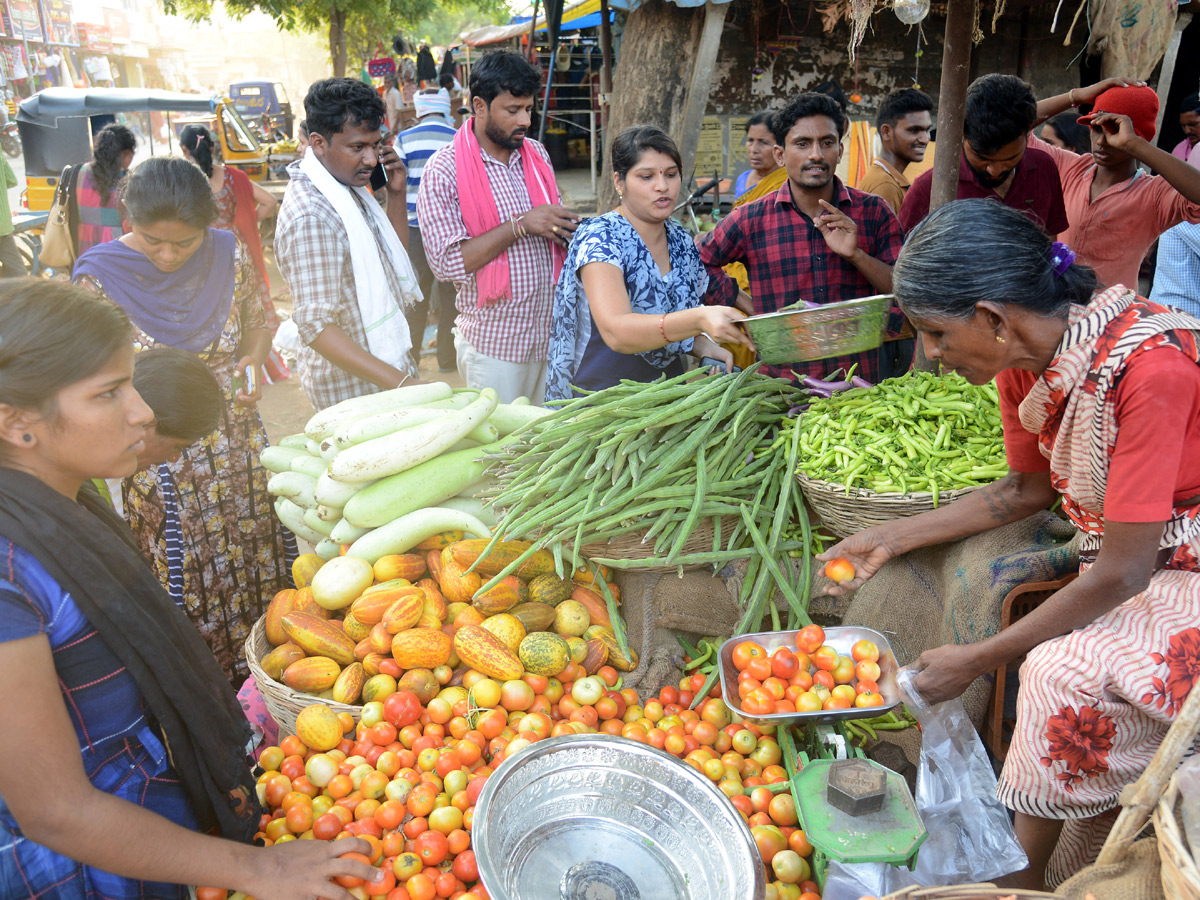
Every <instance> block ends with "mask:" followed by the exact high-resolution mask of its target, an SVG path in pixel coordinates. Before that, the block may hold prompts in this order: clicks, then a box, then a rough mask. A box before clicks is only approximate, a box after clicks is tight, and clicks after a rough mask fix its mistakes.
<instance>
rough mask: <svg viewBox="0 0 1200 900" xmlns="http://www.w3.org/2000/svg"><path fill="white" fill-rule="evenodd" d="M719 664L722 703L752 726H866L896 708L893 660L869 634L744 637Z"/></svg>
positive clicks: (846, 629)
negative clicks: (840, 722)
mask: <svg viewBox="0 0 1200 900" xmlns="http://www.w3.org/2000/svg"><path fill="white" fill-rule="evenodd" d="M719 661H720V665H721V692H722V694H724V698H725V703H726V704H728V706H729V708H730V709H732V710H733V711H734V712H736V713H738V714H739V715H740V716H742V718H744V719H746V720H747V721H749V722H753V723H755V724H756V725H788V724H792V723H797V722H812V721H823V720H830V719H870V718H874V717H875V716H881V715H883V714H884V713H886V712H888V710H890V709H893V708H895V707H896V706H897V705H899V703H900V687H899V685H898V684H897V683H896V673H897V672H898V671H899V668H900V667H899V665H898V663H897V662H896V654H895V653H894V652H893V651H892V647H891V644H889V643H888V639H887V638H886V637H884V636H883V635H882V634H880V633H879V632H878V631H875V630H874V629H872V628H863V627H859V626H843V627H838V628H829V629H822V628H821V626H819V625H809V626H807V627H806V628H802V629H800V630H799V631H761V632H757V633H754V634H742V635H738V636H736V637H732V638H730V639H729V640H727V641H726V642H725V643H724V644H722V645H721V652H720V656H719ZM872 676H874V677H872Z"/></svg>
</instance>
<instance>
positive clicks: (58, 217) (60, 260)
mask: <svg viewBox="0 0 1200 900" xmlns="http://www.w3.org/2000/svg"><path fill="white" fill-rule="evenodd" d="M78 174H79V167H78V166H67V167H66V168H65V169H63V170H62V175H61V176H60V177H59V179H58V188H57V190H55V192H54V202H53V203H51V204H50V215H49V216H48V217H47V219H46V228H45V230H44V232H43V234H42V250H41V252H40V253H39V254H38V261H39V262H40V263H41V264H42V265H43V266H46V267H48V268H51V269H67V270H69V269H70V268H71V266H72V265H74V263H75V254H76V250H75V227H74V223H73V222H72V221H71V192H72V191H73V190H74V187H75V183H74V182H75V179H76V178H77V177H78Z"/></svg>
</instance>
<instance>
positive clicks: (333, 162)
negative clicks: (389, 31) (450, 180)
mask: <svg viewBox="0 0 1200 900" xmlns="http://www.w3.org/2000/svg"><path fill="white" fill-rule="evenodd" d="M304 113H305V122H306V124H307V126H308V129H309V141H310V148H309V150H308V151H307V152H308V153H313V154H316V158H317V159H318V160H319V162H320V163H321V165H323V166H324V167H325V169H326V170H327V171H328V172H329V174H330V175H332V176H333V177H334V178H335V179H336V180H337V181H339V182H341V183H342V184H344V185H348V186H351V187H359V186H364V185H367V184H369V183H370V180H371V170H372V169H374V168H375V164H376V162H378V161H382V162H383V165H384V168H385V170H386V171H387V175H388V183H387V196H388V204H387V218H388V221H389V222H390V223H391V225H392V227H393V228H394V229H395V231H396V234H397V236H398V237H399V238H400V243H401V244H402V245H406V244H407V243H408V210H407V207H406V205H405V190H406V188H407V180H408V179H407V172H406V171H405V168H404V164H403V163H402V162H401V161H400V157H399V156H397V155H396V151H395V149H394V148H393V147H392V145H391V142H390V141H387V142H383V143H381V141H380V139H381V137H382V132H381V130H380V126H381V125H382V123H383V117H384V115H385V109H384V105H383V101H382V100H381V99H379V95H378V94H377V93H375V91H374V90H373V89H372V88H371V87H370V86H369V85H367V84H364V83H363V82H361V81H359V80H358V79H356V78H329V79H326V80H324V81H318V82H316V83H315V84H313V85H312V87H310V88H309V91H308V95H307V96H306V97H305V98H304ZM288 175H289V177H290V178H291V181H290V182H289V183H288V188H287V193H286V194H285V195H284V198H283V203H282V204H281V205H280V208H279V220H278V222H277V224H276V227H275V257H276V260H277V261H278V263H279V270H280V272H281V273H282V274H283V277H284V280H285V281H287V283H288V287H289V288H290V290H291V292H292V300H293V303H294V304H295V312H294V313H293V315H292V318H293V320H294V321H295V322H296V327H297V329H298V330H299V333H300V340H301V343H302V346H301V348H300V354H299V362H300V384H301V385H302V386H303V388H304V393H305V394H306V395H307V397H308V399H309V402H311V403H312V405H313V406H314V407H316V408H317V409H324V408H325V407H327V406H332V405H333V404H335V403H340V402H341V401H342V400H348V399H350V398H351V397H358V396H361V395H363V394H373V393H376V392H377V391H380V390H386V389H389V388H394V387H397V386H398V385H400V384H404V383H408V384H413V383H414V382H415V380H416V366H415V364H412V361H411V360H409V367H408V368H407V370H402V369H399V368H397V367H396V366H394V365H391V364H389V363H387V362H384V361H383V360H381V359H379V358H378V357H376V356H373V355H372V354H371V352H370V351H369V350H368V349H367V333H366V328H365V327H364V325H363V319H362V314H361V313H360V311H359V305H358V294H357V292H356V289H355V284H354V269H353V267H352V265H351V260H350V238H349V234H348V232H347V230H346V225H345V223H344V222H343V221H342V218H341V216H340V215H338V213H337V210H335V209H334V207H333V204H332V203H331V202H330V201H329V200H328V199H327V198H326V197H325V196H324V195H323V194H322V193H321V192H320V191H319V190H318V189H317V187H316V186H315V185H314V184H313V181H312V179H310V178H309V177H308V176H307V175H306V174H304V172H302V171H301V170H300V162H299V161H297V162H294V163H292V164H291V165H289V166H288ZM354 202H355V203H358V204H360V205H361V204H363V203H365V202H368V201H365V200H363V198H362V197H361V196H359V195H358V194H357V193H356V194H354ZM369 202H372V203H373V202H375V201H374V200H371V201H369ZM366 219H367V221H368V223H369V226H370V228H371V229H372V234H373V236H374V238H375V243H376V245H377V249H378V251H379V257H380V259H381V260H383V263H384V270H385V275H386V277H387V281H388V286H389V289H390V291H391V294H392V296H394V297H397V298H399V297H400V296H401V295H402V287H401V280H400V276H399V274H398V273H397V272H396V271H395V269H394V267H393V266H391V265H389V264H388V255H387V253H386V252H385V251H384V249H383V248H384V239H383V235H382V234H380V233H379V231H378V230H377V229H378V225H377V223H376V222H375V221H374V220H373V219H372V217H371V216H366ZM420 340H421V338H420V335H417V336H416V337H415V343H416V346H418V347H419V346H420Z"/></svg>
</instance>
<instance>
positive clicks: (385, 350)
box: [300, 150, 421, 373]
mask: <svg viewBox="0 0 1200 900" xmlns="http://www.w3.org/2000/svg"><path fill="white" fill-rule="evenodd" d="M300 171H301V172H303V173H304V174H305V175H307V176H308V177H309V178H310V179H312V183H313V185H315V186H316V188H317V190H318V191H320V192H321V194H322V195H323V196H324V197H325V199H326V200H328V201H329V202H330V203H332V204H333V208H334V210H335V211H336V212H337V214H338V215H339V216H341V219H342V222H343V223H344V224H345V226H346V234H347V236H348V237H349V240H350V265H351V267H352V268H353V270H354V290H355V293H356V294H357V297H358V311H359V314H360V315H361V316H362V322H363V328H364V330H365V331H366V333H367V350H369V351H370V353H371V355H372V356H374V357H376V358H377V359H381V360H383V361H384V362H385V363H388V364H389V365H391V366H394V367H395V368H397V369H400V370H401V371H403V372H410V373H411V372H412V362H411V360H410V358H409V355H408V351H409V350H411V349H412V346H413V341H412V335H410V334H409V332H408V321H407V320H406V319H405V317H404V309H405V308H407V307H411V306H413V305H415V304H416V303H418V302H419V301H420V300H421V287H420V285H419V284H418V283H417V275H416V273H415V272H414V271H413V267H412V263H411V262H409V259H408V254H407V253H406V252H405V251H404V245H403V244H401V243H400V238H399V237H397V236H396V230H395V229H394V228H393V227H392V223H391V222H390V221H388V218H387V216H386V215H385V214H384V212H383V210H382V209H381V208H380V206H379V204H378V203H377V202H376V201H375V198H374V197H373V196H372V195H371V192H370V191H368V190H367V189H366V188H365V187H354V188H352V187H349V186H348V185H344V184H342V183H341V182H340V181H338V180H337V179H336V178H334V177H333V176H332V175H331V174H329V170H328V169H326V168H325V166H324V165H322V164H321V161H320V160H319V159H317V157H316V154H315V153H313V152H312V151H311V150H310V151H309V152H307V153H305V154H304V158H303V159H301V161H300ZM351 191H354V192H357V193H358V194H359V196H360V197H361V198H362V199H363V201H364V202H363V206H365V207H366V208H367V210H368V215H370V216H372V217H374V219H375V221H376V224H377V225H378V226H379V232H380V234H382V235H383V246H384V250H385V251H386V253H387V260H386V263H385V260H384V259H382V258H381V257H380V255H379V253H378V247H379V244H378V243H377V242H376V240H375V234H374V232H373V231H372V230H371V225H370V223H369V222H368V221H367V219H366V217H365V216H364V215H363V213H362V209H361V208H360V207H359V205H358V203H356V202H355V200H354V197H353V195H352V194H351ZM401 202H403V200H401ZM385 264H386V265H390V266H391V267H392V268H393V269H394V270H395V272H396V276H397V278H398V279H399V281H400V287H401V296H400V297H398V298H397V297H393V296H392V294H391V290H390V289H389V287H388V279H387V272H386V271H384V268H383V267H384V265H385ZM418 340H420V336H418Z"/></svg>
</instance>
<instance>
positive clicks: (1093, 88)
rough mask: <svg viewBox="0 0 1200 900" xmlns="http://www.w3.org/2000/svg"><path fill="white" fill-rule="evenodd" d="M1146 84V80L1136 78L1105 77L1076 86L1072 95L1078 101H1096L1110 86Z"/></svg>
mask: <svg viewBox="0 0 1200 900" xmlns="http://www.w3.org/2000/svg"><path fill="white" fill-rule="evenodd" d="M1145 85H1146V82H1144V81H1138V80H1137V79H1134V78H1105V79H1104V80H1103V81H1097V82H1096V83H1095V84H1089V85H1088V86H1087V87H1081V88H1075V89H1074V90H1073V91H1071V95H1072V96H1073V97H1074V98H1075V102H1076V103H1095V102H1096V98H1097V97H1099V96H1100V95H1101V94H1103V93H1104V92H1105V91H1107V90H1108V89H1109V88H1115V87H1145Z"/></svg>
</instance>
